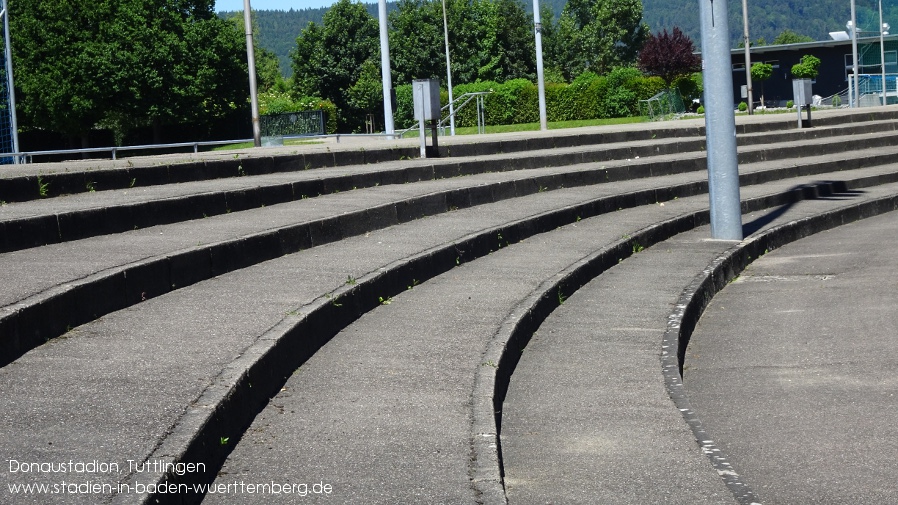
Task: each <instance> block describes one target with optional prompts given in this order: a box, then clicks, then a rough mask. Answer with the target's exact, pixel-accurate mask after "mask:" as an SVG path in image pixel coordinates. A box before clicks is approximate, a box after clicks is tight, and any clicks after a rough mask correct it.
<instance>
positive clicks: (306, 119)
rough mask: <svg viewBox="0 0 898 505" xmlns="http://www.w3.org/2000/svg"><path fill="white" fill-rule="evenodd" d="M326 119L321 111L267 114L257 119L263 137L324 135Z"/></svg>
mask: <svg viewBox="0 0 898 505" xmlns="http://www.w3.org/2000/svg"><path fill="white" fill-rule="evenodd" d="M326 124H327V117H325V113H324V111H322V110H311V111H303V112H287V113H284V114H268V115H265V116H262V117H261V118H260V119H259V127H260V128H261V130H262V136H263V137H287V136H292V135H324V134H325V133H326V132H325V125H326Z"/></svg>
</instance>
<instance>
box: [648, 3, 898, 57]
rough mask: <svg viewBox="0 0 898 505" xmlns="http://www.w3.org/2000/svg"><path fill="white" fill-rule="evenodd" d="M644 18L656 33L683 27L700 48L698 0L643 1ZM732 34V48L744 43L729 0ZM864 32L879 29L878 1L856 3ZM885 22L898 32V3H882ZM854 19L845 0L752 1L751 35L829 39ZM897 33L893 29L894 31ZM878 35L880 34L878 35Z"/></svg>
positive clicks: (736, 8)
mask: <svg viewBox="0 0 898 505" xmlns="http://www.w3.org/2000/svg"><path fill="white" fill-rule="evenodd" d="M642 5H643V19H644V20H645V22H646V23H647V24H648V25H649V27H650V28H651V29H652V31H653V32H657V31H660V30H661V29H664V28H666V29H668V30H670V29H671V28H673V27H674V26H678V27H680V29H681V30H683V32H684V33H686V34H687V35H689V37H691V38H692V39H693V40H694V41H696V46H697V47H698V42H699V40H700V39H701V37H700V32H701V29H700V26H699V14H698V3H697V2H696V1H695V0H642ZM727 8H728V9H729V12H730V16H729V22H730V32H731V33H732V40H733V47H735V46H736V45H737V44H739V43H740V42H742V2H740V1H739V0H729V2H728V4H727ZM856 9H857V20H858V26H859V27H860V28H861V30H876V27H877V25H878V24H879V11H878V2H876V1H874V0H858V1H857V6H856ZM882 10H883V20H884V21H885V22H887V23H890V24H891V25H892V26H894V27H895V29H898V0H883V2H882ZM849 19H851V5H850V3H849V2H847V1H845V0H789V1H785V2H784V1H782V0H749V2H748V21H749V36H750V37H751V40H752V42H753V43H754V42H755V41H758V39H763V41H765V42H766V43H767V44H769V43H771V42H773V39H775V38H776V36H777V35H779V34H780V33H782V32H783V30H787V29H788V30H791V31H793V32H795V33H797V34H800V35H806V36H809V37H811V38H812V39H814V40H829V32H838V31H844V30H845V23H846V22H847V21H848V20H849ZM893 31H894V30H893ZM877 33H878V32H877Z"/></svg>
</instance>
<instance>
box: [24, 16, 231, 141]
mask: <svg viewBox="0 0 898 505" xmlns="http://www.w3.org/2000/svg"><path fill="white" fill-rule="evenodd" d="M213 5H214V2H213V1H212V0H119V1H116V2H111V1H102V2H77V1H73V0H67V1H59V2H43V1H40V0H20V1H16V2H13V3H12V8H13V9H14V11H13V12H12V13H11V16H10V18H11V20H12V26H11V32H12V33H11V35H12V37H13V46H14V47H15V51H14V55H15V59H14V64H15V65H16V84H17V87H18V88H19V90H20V98H19V102H20V107H19V110H20V112H21V116H22V123H23V126H31V127H35V128H41V129H47V130H51V131H56V132H59V133H63V134H66V135H69V136H74V137H79V136H80V137H81V139H82V145H86V141H87V134H88V133H89V132H90V130H92V129H93V128H95V127H96V126H97V125H98V124H104V125H107V126H109V127H112V128H113V129H114V130H115V132H116V138H117V140H121V139H122V138H123V137H124V134H125V133H126V132H127V131H128V130H129V129H131V128H133V127H135V126H147V125H153V126H154V127H155V131H156V132H157V133H158V132H159V131H161V130H160V128H161V126H162V125H167V124H176V123H181V122H191V123H199V124H208V123H209V122H211V121H213V120H214V119H216V118H220V117H222V116H224V115H225V114H228V113H230V112H231V111H233V110H234V109H235V108H237V107H239V106H240V104H242V103H245V102H246V96H247V94H248V92H247V90H246V88H247V86H246V61H245V60H246V59H245V56H244V55H245V52H244V51H243V49H242V48H243V44H242V41H241V38H240V34H238V33H237V32H235V31H234V29H233V27H232V26H231V25H230V24H229V23H227V22H226V21H224V20H222V19H219V18H218V17H217V16H215V14H214V12H213V10H212V8H213Z"/></svg>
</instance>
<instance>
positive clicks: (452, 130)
mask: <svg viewBox="0 0 898 505" xmlns="http://www.w3.org/2000/svg"><path fill="white" fill-rule="evenodd" d="M443 37H444V38H445V40H446V77H447V78H448V80H449V82H448V86H449V134H450V135H453V136H454V135H455V104H453V103H452V67H450V66H449V24H448V23H447V22H446V0H443ZM434 138H436V137H434Z"/></svg>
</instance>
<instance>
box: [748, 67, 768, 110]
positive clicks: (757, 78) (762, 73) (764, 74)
mask: <svg viewBox="0 0 898 505" xmlns="http://www.w3.org/2000/svg"><path fill="white" fill-rule="evenodd" d="M771 77H773V65H771V64H769V63H761V62H758V63H752V65H751V82H758V83H761V105H764V81H766V80H767V79H770V78H771Z"/></svg>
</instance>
